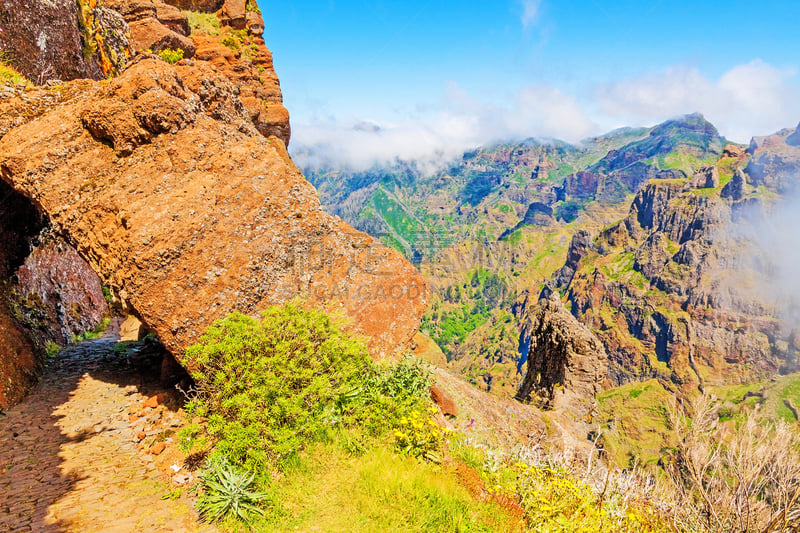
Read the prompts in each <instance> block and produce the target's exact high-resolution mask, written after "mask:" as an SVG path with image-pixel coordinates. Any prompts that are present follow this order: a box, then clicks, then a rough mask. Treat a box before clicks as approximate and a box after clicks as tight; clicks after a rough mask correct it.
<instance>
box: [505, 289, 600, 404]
mask: <svg viewBox="0 0 800 533" xmlns="http://www.w3.org/2000/svg"><path fill="white" fill-rule="evenodd" d="M520 350H521V352H522V353H525V354H527V371H526V372H525V377H524V379H523V381H522V384H521V385H520V388H519V392H518V393H517V399H520V400H526V399H528V398H531V399H534V398H532V396H535V399H538V400H539V401H540V402H541V403H542V405H543V406H545V407H551V408H555V409H565V410H569V411H570V412H572V413H574V414H575V415H577V416H579V417H590V416H591V413H592V411H593V408H594V405H595V397H596V396H597V394H598V393H599V392H600V390H601V386H602V383H603V382H604V380H605V379H606V377H607V373H608V357H607V356H606V351H605V349H604V348H603V344H602V343H601V342H600V340H598V338H597V337H595V335H594V334H593V333H592V332H591V331H590V330H589V329H588V328H587V327H586V326H584V325H583V324H581V323H580V322H578V320H577V319H576V318H575V317H574V316H572V314H571V313H570V312H569V311H568V310H567V308H566V307H564V304H563V303H562V302H561V298H560V296H559V295H558V293H553V294H552V295H551V296H550V297H549V298H546V299H542V300H540V301H539V303H538V304H537V305H536V306H535V307H534V308H532V309H529V310H528V313H527V317H526V319H525V321H524V324H523V327H522V335H521V337H520Z"/></svg>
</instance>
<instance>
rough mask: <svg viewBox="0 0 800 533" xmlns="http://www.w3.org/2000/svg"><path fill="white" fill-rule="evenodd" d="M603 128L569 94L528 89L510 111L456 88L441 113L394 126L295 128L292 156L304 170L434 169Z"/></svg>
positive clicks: (353, 122)
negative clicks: (519, 144) (511, 144)
mask: <svg viewBox="0 0 800 533" xmlns="http://www.w3.org/2000/svg"><path fill="white" fill-rule="evenodd" d="M596 131H597V126H596V125H595V124H593V123H592V121H591V120H589V118H588V117H587V116H586V115H585V114H584V113H583V111H582V110H581V108H580V106H579V104H578V102H577V101H576V100H575V99H574V98H572V97H571V96H569V95H566V94H564V93H563V92H561V91H559V90H558V89H555V88H553V87H548V86H529V87H526V88H524V89H523V90H522V91H521V92H520V93H519V95H518V96H517V98H516V101H514V102H512V105H511V106H510V107H507V108H503V107H499V106H497V105H493V104H489V103H487V102H483V101H481V100H478V99H476V98H473V97H472V96H470V95H469V94H468V93H467V92H466V91H464V90H463V89H462V88H461V87H459V86H458V85H455V84H451V85H450V86H449V87H448V89H447V91H446V94H445V98H444V100H443V101H442V102H441V103H440V104H439V106H437V108H436V110H434V111H429V112H428V113H427V115H425V116H422V117H411V118H408V119H406V120H402V121H399V122H394V123H388V122H386V123H380V122H377V121H373V120H366V121H365V120H360V119H355V118H353V119H350V120H344V121H340V120H327V121H325V122H316V123H310V124H293V126H292V138H293V140H292V152H293V154H294V158H295V160H296V161H297V163H298V164H299V165H301V166H304V165H325V164H328V165H334V166H349V167H350V168H353V169H361V170H363V169H365V168H368V167H370V166H372V165H373V164H376V163H387V162H392V161H394V160H396V159H402V160H416V161H418V162H420V163H422V165H423V168H426V169H427V170H433V169H435V168H437V167H439V166H440V165H442V164H445V163H447V162H448V161H449V160H451V159H452V158H454V157H458V156H460V155H461V154H462V153H463V152H464V151H465V150H468V149H470V148H474V147H477V146H480V145H484V144H488V143H491V142H495V141H499V140H512V139H524V138H528V137H531V136H534V135H535V136H537V137H543V138H548V137H550V138H559V139H565V140H568V141H578V140H580V139H582V138H584V137H586V136H587V135H590V134H592V133H595V132H596Z"/></svg>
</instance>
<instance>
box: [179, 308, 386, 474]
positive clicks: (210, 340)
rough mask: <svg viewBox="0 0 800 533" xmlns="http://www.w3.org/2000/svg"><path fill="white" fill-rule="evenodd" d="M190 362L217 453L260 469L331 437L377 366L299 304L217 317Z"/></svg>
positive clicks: (362, 349) (360, 348)
mask: <svg viewBox="0 0 800 533" xmlns="http://www.w3.org/2000/svg"><path fill="white" fill-rule="evenodd" d="M186 360H187V361H188V363H189V366H190V367H192V368H196V369H198V370H197V371H196V372H194V373H193V374H192V377H193V378H194V380H195V383H196V387H197V392H198V395H197V398H196V399H195V400H194V401H193V402H192V403H191V404H190V408H193V409H195V412H196V413H197V414H199V415H202V416H208V431H209V433H210V435H211V436H212V437H214V439H215V440H216V441H217V443H216V453H219V454H224V455H226V456H228V457H229V458H230V460H231V461H232V462H233V463H234V464H237V465H241V466H244V467H246V468H248V469H253V470H257V471H260V470H263V469H265V468H266V467H268V466H270V465H275V464H279V463H280V462H281V461H282V460H283V459H285V458H287V457H289V456H291V455H293V454H296V453H297V452H298V451H299V450H300V449H302V448H303V446H304V445H305V444H306V443H308V442H313V441H317V440H320V439H325V438H327V436H328V434H329V433H328V432H329V431H330V430H331V428H332V426H334V425H335V424H336V423H337V422H338V421H339V420H341V419H342V417H343V416H344V415H346V414H347V413H346V407H345V404H347V403H348V402H352V401H353V400H355V399H356V398H357V397H358V396H359V393H360V391H359V382H360V378H361V377H362V376H363V375H364V374H365V372H366V371H367V369H368V368H369V367H370V365H371V360H370V359H369V356H368V355H367V351H366V348H365V347H364V345H363V344H362V343H361V342H360V341H358V340H356V339H353V338H352V337H350V336H348V335H345V334H344V333H342V331H341V330H340V329H339V327H338V326H337V324H335V323H334V322H333V321H332V320H331V319H330V318H329V317H328V316H327V315H325V314H324V313H323V312H321V311H319V310H305V309H303V308H302V307H301V306H299V305H297V304H287V305H286V306H284V307H273V308H270V309H268V310H267V311H265V312H264V313H262V315H261V319H260V320H257V319H254V318H251V317H248V316H245V315H242V314H239V313H234V314H232V315H230V316H228V317H227V318H225V319H224V320H221V321H217V322H216V323H214V324H213V325H212V326H211V327H209V328H208V329H207V330H206V333H205V334H204V335H203V336H202V337H201V342H200V344H196V345H194V346H192V347H190V348H189V349H188V350H187V351H186ZM337 413H339V414H340V416H339V417H338V420H337V417H336V416H335V415H336V414H337Z"/></svg>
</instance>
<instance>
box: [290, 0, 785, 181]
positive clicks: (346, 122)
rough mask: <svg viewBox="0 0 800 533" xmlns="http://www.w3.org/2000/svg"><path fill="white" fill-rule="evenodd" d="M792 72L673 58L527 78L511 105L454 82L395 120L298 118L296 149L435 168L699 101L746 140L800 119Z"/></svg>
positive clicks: (725, 129) (681, 109)
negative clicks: (647, 68)
mask: <svg viewBox="0 0 800 533" xmlns="http://www.w3.org/2000/svg"><path fill="white" fill-rule="evenodd" d="M534 4H537V2H531V6H533V7H531V8H530V9H531V10H532V11H530V13H529V15H530V16H531V17H533V18H535V14H536V13H535V11H536V8H535V5H534ZM526 5H527V3H526ZM526 13H527V11H526ZM525 20H526V18H525V16H523V19H522V21H523V23H524V22H525ZM532 20H533V19H531V21H532ZM796 74H797V73H796V72H795V71H793V70H789V69H779V68H776V67H774V66H771V65H769V64H767V63H765V62H763V61H761V60H754V61H751V62H749V63H746V64H742V65H738V66H735V67H733V68H731V69H730V70H728V71H727V72H725V73H724V74H722V75H721V76H720V77H719V78H718V79H711V78H708V77H706V76H704V75H703V74H702V73H701V72H700V71H699V70H698V69H697V68H694V67H690V66H673V67H670V68H667V69H663V70H660V71H655V72H651V73H647V74H644V75H641V76H638V77H635V78H630V79H625V80H622V81H618V82H615V83H609V84H601V85H595V86H591V87H586V88H584V89H583V90H581V91H580V93H578V94H567V93H565V92H563V91H562V90H560V89H558V88H556V87H553V86H550V85H542V84H537V85H529V86H526V87H523V88H522V89H521V90H519V91H518V93H517V94H516V96H515V97H513V98H511V99H510V101H509V102H507V103H505V105H499V104H497V103H492V102H487V101H483V100H480V99H478V98H475V97H473V96H472V95H470V94H469V93H467V92H466V91H465V90H464V89H462V88H461V87H459V86H458V85H457V84H455V83H452V84H451V85H450V86H449V87H448V88H447V90H446V92H445V95H444V97H443V98H442V100H441V101H440V102H438V103H437V104H435V105H432V106H431V105H428V106H426V108H425V112H424V113H417V114H413V115H409V116H407V117H405V118H402V119H400V120H396V121H393V122H380V121H371V120H367V119H365V118H364V117H351V118H349V119H341V118H336V119H326V120H318V121H313V122H307V123H302V122H300V123H293V127H292V130H293V132H292V138H293V141H292V152H293V155H294V157H295V159H296V161H297V162H298V164H300V165H301V166H334V167H339V168H343V167H347V168H351V169H356V170H363V169H366V168H368V167H370V166H372V165H374V164H385V163H391V162H393V161H395V160H397V159H401V160H414V161H417V162H418V163H420V164H421V165H422V166H423V168H427V169H428V170H433V169H435V168H438V167H439V166H440V165H442V164H443V163H446V162H447V161H448V160H450V159H452V158H454V157H457V156H459V155H460V154H462V153H463V152H464V151H465V150H468V149H471V148H474V147H477V146H481V145H485V144H490V143H493V142H500V141H507V140H515V139H517V140H519V139H525V138H529V137H536V138H557V139H562V140H565V141H568V142H577V141H579V140H580V139H583V138H586V137H588V136H591V135H597V134H601V133H604V132H607V131H609V130H611V129H614V128H616V127H619V126H640V125H653V124H656V123H659V122H661V121H664V120H667V119H669V118H672V117H674V116H677V115H681V114H686V113H692V112H695V111H699V112H701V113H703V114H704V115H705V116H706V118H707V119H708V120H710V121H711V122H712V123H713V124H714V125H716V126H717V128H718V129H719V130H720V132H721V133H722V134H723V135H725V136H727V137H728V138H729V139H731V140H734V141H738V142H747V141H748V140H749V139H750V137H751V136H753V135H764V134H768V133H772V132H774V131H777V130H779V129H781V128H785V127H793V126H794V125H796V124H797V122H798V120H800V85H798V84H797V82H796V81H795V80H796Z"/></svg>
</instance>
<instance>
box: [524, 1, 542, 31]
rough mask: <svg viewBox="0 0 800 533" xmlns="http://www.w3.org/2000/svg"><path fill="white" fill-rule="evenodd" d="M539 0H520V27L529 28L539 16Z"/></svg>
mask: <svg viewBox="0 0 800 533" xmlns="http://www.w3.org/2000/svg"><path fill="white" fill-rule="evenodd" d="M541 3H542V2H541V0H522V17H521V21H522V27H523V28H525V29H528V28H530V27H531V26H532V25H533V24H534V23H535V22H536V19H537V18H538V17H539V7H540V6H541Z"/></svg>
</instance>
